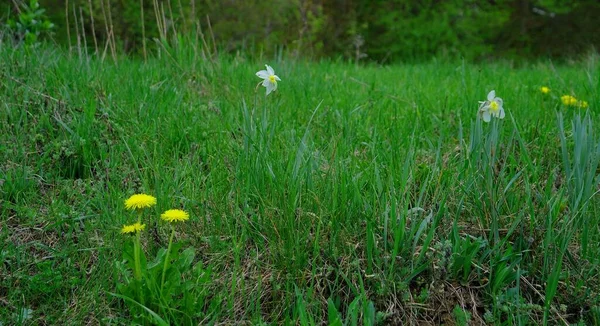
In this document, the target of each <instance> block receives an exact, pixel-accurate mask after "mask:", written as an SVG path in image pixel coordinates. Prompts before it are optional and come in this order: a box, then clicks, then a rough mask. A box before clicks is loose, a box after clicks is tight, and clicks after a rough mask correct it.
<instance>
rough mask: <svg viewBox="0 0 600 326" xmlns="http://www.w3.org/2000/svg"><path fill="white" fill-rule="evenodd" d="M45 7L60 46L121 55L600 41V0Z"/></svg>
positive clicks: (531, 52)
mask: <svg viewBox="0 0 600 326" xmlns="http://www.w3.org/2000/svg"><path fill="white" fill-rule="evenodd" d="M5 1H7V3H5V4H3V5H0V9H1V10H2V11H1V14H0V17H2V19H3V21H4V20H6V19H7V18H9V17H13V18H14V17H15V16H16V15H18V10H17V7H18V6H19V5H20V3H21V2H23V0H5ZM28 1H29V0H27V2H28ZM40 4H41V8H44V9H45V10H46V11H45V15H46V16H47V18H48V19H49V20H50V21H52V22H53V23H54V24H55V27H54V29H53V35H52V39H53V40H55V41H56V42H58V43H60V44H62V45H65V46H68V45H69V44H71V46H76V45H77V44H87V47H88V48H91V49H92V48H94V47H96V44H97V47H98V48H99V49H100V51H103V50H104V48H105V47H106V44H107V40H113V39H114V44H115V48H116V49H117V50H118V51H125V52H128V53H134V54H142V52H143V42H142V40H143V39H145V40H146V48H147V50H148V51H149V49H151V48H152V47H156V46H157V43H156V42H155V41H154V39H161V38H163V39H166V40H169V42H171V41H172V40H174V39H175V38H177V39H179V40H180V42H186V41H188V42H191V41H192V40H194V39H196V38H201V37H202V35H204V37H205V39H206V41H207V43H209V44H210V42H211V40H212V37H214V40H215V41H216V44H217V45H218V46H217V48H218V49H219V50H220V51H225V52H233V53H235V52H237V51H241V52H243V53H245V54H248V55H252V54H276V53H278V52H279V51H287V52H289V53H292V54H293V55H298V56H304V57H309V58H320V57H333V58H338V57H343V58H347V59H352V60H372V61H377V62H383V63H390V62H397V61H414V60H424V59H429V58H432V57H438V58H440V57H451V58H454V57H458V58H466V59H469V60H481V59H493V58H498V57H502V58H539V57H551V58H554V59H560V58H571V57H576V56H578V55H581V54H584V53H586V52H587V51H590V50H591V49H597V48H598V45H599V44H600V18H599V17H600V2H599V1H595V0H593V1H591V0H587V1H586V0H580V1H564V0H554V1H552V0H548V1H542V0H540V1H530V0H504V1H502V0H499V1H473V0H447V1H442V0H437V1H436V0H424V1H417V0H379V1H369V0H40ZM142 7H143V9H142ZM142 13H143V16H144V19H142ZM67 16H69V17H67ZM157 17H159V19H157ZM67 18H68V20H69V22H68V25H67ZM92 20H93V22H92ZM67 26H68V27H69V32H67ZM159 26H163V28H159ZM161 31H162V32H161ZM78 35H79V36H80V39H79V43H78V41H77V36H78ZM69 36H70V42H69ZM84 36H85V39H84ZM111 36H114V37H111ZM144 36H145V38H144ZM94 37H95V39H96V41H95V42H94ZM211 46H212V45H211Z"/></svg>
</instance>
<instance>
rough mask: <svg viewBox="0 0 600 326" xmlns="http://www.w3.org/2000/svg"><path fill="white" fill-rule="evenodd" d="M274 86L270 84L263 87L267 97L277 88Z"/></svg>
mask: <svg viewBox="0 0 600 326" xmlns="http://www.w3.org/2000/svg"><path fill="white" fill-rule="evenodd" d="M275 85H276V84H272V83H267V84H266V85H265V87H266V88H267V95H269V94H270V93H271V92H272V91H274V90H275V89H276V88H277V86H275Z"/></svg>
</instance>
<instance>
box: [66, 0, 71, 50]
mask: <svg viewBox="0 0 600 326" xmlns="http://www.w3.org/2000/svg"><path fill="white" fill-rule="evenodd" d="M65 19H66V20H67V21H66V24H67V26H66V27H67V40H68V41H69V57H70V56H71V27H70V25H69V0H66V3H65Z"/></svg>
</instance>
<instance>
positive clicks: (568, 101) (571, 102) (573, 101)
mask: <svg viewBox="0 0 600 326" xmlns="http://www.w3.org/2000/svg"><path fill="white" fill-rule="evenodd" d="M560 100H561V101H562V103H563V104H564V105H566V106H577V107H580V108H587V107H588V102H587V101H580V100H578V99H577V98H576V97H575V96H572V95H563V96H561V97H560Z"/></svg>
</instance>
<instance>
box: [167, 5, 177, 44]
mask: <svg viewBox="0 0 600 326" xmlns="http://www.w3.org/2000/svg"><path fill="white" fill-rule="evenodd" d="M167 7H168V8H169V16H171V29H172V30H173V36H174V37H173V42H175V45H178V44H177V42H178V40H177V30H176V29H175V17H174V16H173V10H172V9H171V0H168V1H167Z"/></svg>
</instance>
